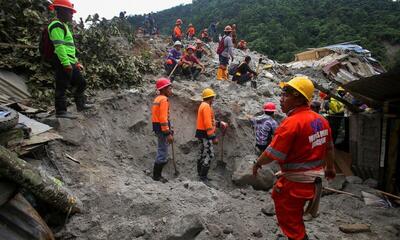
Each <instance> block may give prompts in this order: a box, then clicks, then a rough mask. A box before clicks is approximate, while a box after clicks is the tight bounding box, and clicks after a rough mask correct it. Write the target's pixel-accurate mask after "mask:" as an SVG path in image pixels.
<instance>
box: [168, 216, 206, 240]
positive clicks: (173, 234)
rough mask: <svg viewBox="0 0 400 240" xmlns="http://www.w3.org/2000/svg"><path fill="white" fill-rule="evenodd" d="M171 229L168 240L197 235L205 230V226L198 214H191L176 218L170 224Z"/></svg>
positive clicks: (185, 239) (184, 239) (189, 237)
mask: <svg viewBox="0 0 400 240" xmlns="http://www.w3.org/2000/svg"><path fill="white" fill-rule="evenodd" d="M169 229H170V232H169V234H168V235H167V237H166V239H167V240H187V239H193V238H194V237H196V236H197V235H198V234H199V233H200V232H201V231H203V230H204V226H203V224H202V223H201V221H200V217H199V216H198V215H195V214H189V215H186V216H183V217H179V216H178V217H177V218H175V219H174V220H173V221H171V224H169Z"/></svg>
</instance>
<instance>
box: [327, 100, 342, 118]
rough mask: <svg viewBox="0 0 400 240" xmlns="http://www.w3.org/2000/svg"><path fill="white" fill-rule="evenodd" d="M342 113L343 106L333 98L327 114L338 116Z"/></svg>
mask: <svg viewBox="0 0 400 240" xmlns="http://www.w3.org/2000/svg"><path fill="white" fill-rule="evenodd" d="M343 112H344V104H343V103H341V102H339V101H338V100H336V99H335V98H331V99H330V103H329V111H328V113H329V114H339V113H343Z"/></svg>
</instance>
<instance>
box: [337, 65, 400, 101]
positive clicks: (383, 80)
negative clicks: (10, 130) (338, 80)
mask: <svg viewBox="0 0 400 240" xmlns="http://www.w3.org/2000/svg"><path fill="white" fill-rule="evenodd" d="M343 87H344V88H345V89H346V90H348V91H350V92H352V93H355V94H357V95H361V96H363V97H365V98H368V99H370V100H373V101H375V102H380V103H383V102H386V101H389V102H393V101H400V65H398V66H397V67H395V68H393V69H392V70H390V71H388V72H386V73H382V74H379V75H375V76H372V77H367V78H361V79H359V80H356V81H352V82H349V83H347V84H345V85H344V86H343Z"/></svg>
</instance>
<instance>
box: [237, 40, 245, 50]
mask: <svg viewBox="0 0 400 240" xmlns="http://www.w3.org/2000/svg"><path fill="white" fill-rule="evenodd" d="M237 48H238V49H240V50H246V49H247V42H246V41H245V40H240V42H239V44H238V46H237Z"/></svg>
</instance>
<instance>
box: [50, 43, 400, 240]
mask: <svg viewBox="0 0 400 240" xmlns="http://www.w3.org/2000/svg"><path fill="white" fill-rule="evenodd" d="M162 48H163V46H160V47H159V49H162ZM164 48H165V47H164ZM213 64H214V63H213V59H210V60H209V66H212V65H213ZM209 72H210V73H211V70H210V71H209ZM210 73H209V75H210ZM155 79H156V77H155V76H146V82H147V83H146V84H145V85H144V86H142V87H141V88H138V89H132V90H123V91H120V92H99V93H97V95H96V97H95V100H96V109H95V110H93V111H90V112H87V113H84V114H81V115H80V117H79V119H78V120H59V121H54V123H55V126H56V129H57V131H58V132H59V133H60V134H61V135H62V136H63V137H64V140H63V141H55V142H52V143H51V144H50V145H49V148H48V149H49V155H50V157H51V158H53V159H54V160H56V161H55V162H56V165H57V168H58V169H59V171H55V170H54V169H50V171H52V172H53V173H54V174H55V175H58V176H59V177H61V178H62V179H63V181H64V183H65V185H66V186H67V187H69V188H70V189H71V190H72V191H73V192H74V193H75V194H76V195H77V197H78V198H79V199H80V200H81V201H82V202H83V204H84V206H85V212H84V213H81V214H76V215H74V216H72V217H71V218H70V219H69V221H68V222H67V224H66V225H65V227H64V228H62V229H61V230H60V231H58V232H57V233H56V235H57V238H58V239H63V240H66V239H91V240H95V239H99V240H100V239H118V240H123V239H127V240H128V239H168V240H172V239H182V240H191V239H196V240H203V239H204V240H206V239H231V240H233V239H238V240H242V239H268V240H270V239H275V238H276V236H277V234H279V233H280V230H279V228H278V226H277V224H276V219H275V216H269V215H271V214H265V213H264V212H268V211H264V212H263V211H261V209H262V208H267V209H268V208H270V207H271V203H272V200H271V196H270V192H268V191H256V190H254V189H253V188H252V187H249V186H242V187H238V186H235V185H234V184H233V183H232V181H231V177H232V174H233V172H234V171H235V170H236V168H238V166H239V165H240V164H241V163H242V161H244V159H246V160H251V159H252V157H251V155H252V154H254V139H253V134H254V133H253V131H252V129H251V127H250V123H249V121H248V119H247V115H249V114H252V115H254V114H256V113H257V112H259V109H260V108H261V106H262V104H263V103H264V102H265V101H274V102H275V103H278V98H277V95H278V93H277V91H279V89H278V88H277V86H276V84H275V83H274V82H273V81H271V82H268V83H266V84H265V85H264V87H261V90H260V89H259V90H257V91H254V90H253V89H252V88H251V87H249V86H246V87H242V86H237V85H236V84H235V83H231V82H222V83H221V82H216V81H215V80H214V79H213V78H212V77H210V76H207V75H206V76H204V77H202V78H201V79H200V80H199V81H198V82H191V81H187V80H185V79H181V80H177V81H176V82H174V92H175V95H174V96H173V97H172V98H171V120H172V122H173V125H174V129H175V140H176V141H175V150H176V160H177V164H178V170H179V172H180V175H179V176H178V177H176V176H174V170H173V167H172V164H168V165H167V167H166V168H165V170H164V175H165V176H166V177H167V178H168V179H169V182H168V183H166V184H162V183H159V182H155V181H153V180H152V179H151V177H150V175H151V171H152V165H153V161H154V158H155V155H156V138H155V136H154V134H153V133H152V130H151V121H150V114H151V112H150V106H151V102H152V100H153V98H154V97H155V91H154V90H153V83H154V80H155ZM208 86H211V87H213V88H214V89H215V90H216V92H217V94H218V97H217V99H216V103H215V111H216V116H217V118H219V119H221V120H224V121H227V122H228V123H229V124H230V128H229V131H228V132H227V135H226V136H225V138H224V161H225V162H226V164H227V165H226V167H222V166H218V165H217V162H218V160H220V157H221V151H220V147H221V146H220V145H218V146H215V150H216V159H215V161H214V162H213V163H212V167H211V170H210V178H212V179H213V181H211V183H210V186H207V185H205V184H203V183H202V182H199V181H198V178H197V176H196V175H197V174H196V158H197V157H196V156H197V152H198V143H197V141H196V139H195V138H194V133H195V121H196V112H197V107H198V105H199V104H200V93H201V90H202V89H203V88H204V87H208ZM282 117H283V115H282V114H281V113H278V118H279V119H281V118H282ZM65 153H68V154H70V155H71V156H73V157H74V158H76V159H78V160H79V161H80V162H81V164H80V165H78V164H76V163H74V162H72V161H70V160H68V159H67V158H66V157H65ZM249 156H250V157H249ZM255 157H256V156H254V158H255ZM249 171H250V169H249ZM338 184H339V185H343V187H344V190H347V191H350V192H353V193H355V194H357V195H360V194H361V193H360V191H361V190H366V191H368V190H371V189H369V188H368V187H367V186H366V185H363V184H362V183H359V184H355V183H346V182H344V181H342V182H340V181H339V182H338ZM399 216H400V210H399V209H398V208H391V209H384V208H374V207H370V206H366V205H365V204H364V202H363V201H361V200H360V199H358V198H354V197H351V196H346V195H338V194H333V195H326V196H324V197H323V198H322V203H321V209H320V216H319V217H318V218H316V219H314V220H313V221H311V222H307V223H306V225H307V229H308V233H309V236H310V239H312V240H314V239H357V240H364V239H365V240H367V239H368V240H370V239H399V237H400V235H399V234H400V218H399ZM346 223H364V224H368V225H370V227H371V232H367V233H359V234H345V233H343V232H341V231H340V230H339V225H341V224H346Z"/></svg>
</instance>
